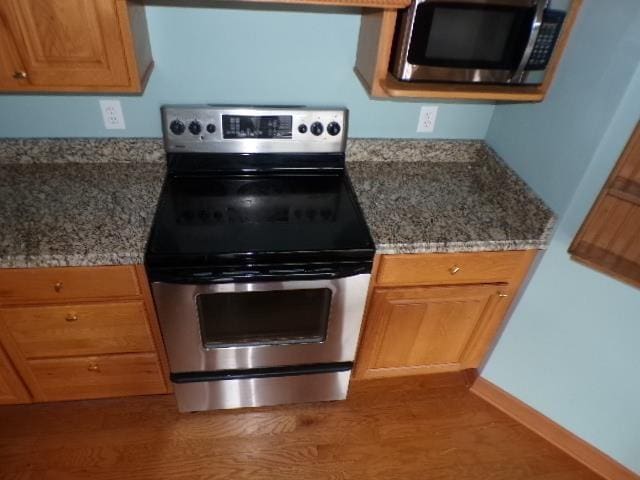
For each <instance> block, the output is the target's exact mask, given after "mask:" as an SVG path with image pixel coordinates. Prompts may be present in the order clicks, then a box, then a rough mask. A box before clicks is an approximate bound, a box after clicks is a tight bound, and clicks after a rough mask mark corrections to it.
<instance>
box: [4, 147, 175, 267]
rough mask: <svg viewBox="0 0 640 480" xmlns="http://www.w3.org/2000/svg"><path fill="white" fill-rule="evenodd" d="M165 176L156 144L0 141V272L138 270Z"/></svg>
mask: <svg viewBox="0 0 640 480" xmlns="http://www.w3.org/2000/svg"><path fill="white" fill-rule="evenodd" d="M158 152H159V153H160V155H158ZM164 174H165V166H164V154H163V151H162V143H161V142H158V141H157V140H150V141H148V140H123V141H117V142H113V141H105V140H82V141H77V140H74V141H67V140H64V141H59V140H26V141H0V267H5V268H9V267H47V266H72V265H118V264H132V263H142V261H143V256H144V248H145V244H146V241H147V236H148V234H149V230H150V227H151V222H152V220H153V214H154V212H155V208H156V202H157V199H158V196H159V193H160V188H161V186H162V180H163V178H164Z"/></svg>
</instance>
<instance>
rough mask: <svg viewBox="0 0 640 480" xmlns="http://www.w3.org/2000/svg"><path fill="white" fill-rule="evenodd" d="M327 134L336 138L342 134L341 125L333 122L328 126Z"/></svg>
mask: <svg viewBox="0 0 640 480" xmlns="http://www.w3.org/2000/svg"><path fill="white" fill-rule="evenodd" d="M327 133H328V134H329V135H331V136H332V137H335V136H336V135H338V134H339V133H340V124H339V123H337V122H331V123H330V124H329V125H327Z"/></svg>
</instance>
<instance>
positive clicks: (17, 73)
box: [13, 70, 28, 80]
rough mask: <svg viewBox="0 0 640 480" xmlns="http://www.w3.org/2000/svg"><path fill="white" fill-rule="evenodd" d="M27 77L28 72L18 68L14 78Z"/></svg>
mask: <svg viewBox="0 0 640 480" xmlns="http://www.w3.org/2000/svg"><path fill="white" fill-rule="evenodd" d="M27 77H28V75H27V72H25V71H24V70H18V71H16V72H14V74H13V78H15V79H16V80H24V79H25V78H27Z"/></svg>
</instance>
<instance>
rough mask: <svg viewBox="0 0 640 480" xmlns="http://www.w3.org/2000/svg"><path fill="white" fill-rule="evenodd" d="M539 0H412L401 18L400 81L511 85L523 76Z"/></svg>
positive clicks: (539, 15)
mask: <svg viewBox="0 0 640 480" xmlns="http://www.w3.org/2000/svg"><path fill="white" fill-rule="evenodd" d="M544 8H545V1H544V0H539V1H536V0H417V1H416V2H414V3H413V4H412V6H411V7H410V8H409V10H408V11H407V13H406V14H405V16H404V17H403V20H402V22H403V23H402V27H401V30H400V38H399V45H398V49H397V51H396V54H397V55H396V59H395V64H394V74H395V75H396V76H397V77H398V78H399V79H400V80H429V81H443V82H482V83H511V82H515V83H517V82H519V81H521V80H522V79H523V73H524V70H525V68H526V65H527V62H528V59H529V57H530V56H531V52H532V50H533V47H534V45H535V40H536V38H537V35H538V31H539V28H540V25H541V22H542V17H543V14H544Z"/></svg>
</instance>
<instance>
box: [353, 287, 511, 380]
mask: <svg viewBox="0 0 640 480" xmlns="http://www.w3.org/2000/svg"><path fill="white" fill-rule="evenodd" d="M508 291H509V287H508V285H504V284H503V285H472V286H451V287H412V288H392V289H376V290H375V291H374V293H373V298H372V303H371V309H370V311H369V314H368V316H367V323H366V327H365V334H364V338H363V341H362V345H363V348H362V351H361V352H360V356H359V358H358V365H357V376H358V377H359V378H374V377H384V376H393V375H408V374H419V373H426V372H430V371H447V370H462V369H465V368H474V367H477V366H478V364H479V362H480V360H481V359H482V357H483V355H484V353H485V352H486V349H487V348H488V344H489V343H490V338H492V337H493V334H494V333H495V330H496V329H497V326H498V324H499V322H500V319H501V318H502V315H503V313H504V311H505V309H506V306H507V303H508V302H504V301H503V299H504V298H505V297H506V296H507V292H508Z"/></svg>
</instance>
